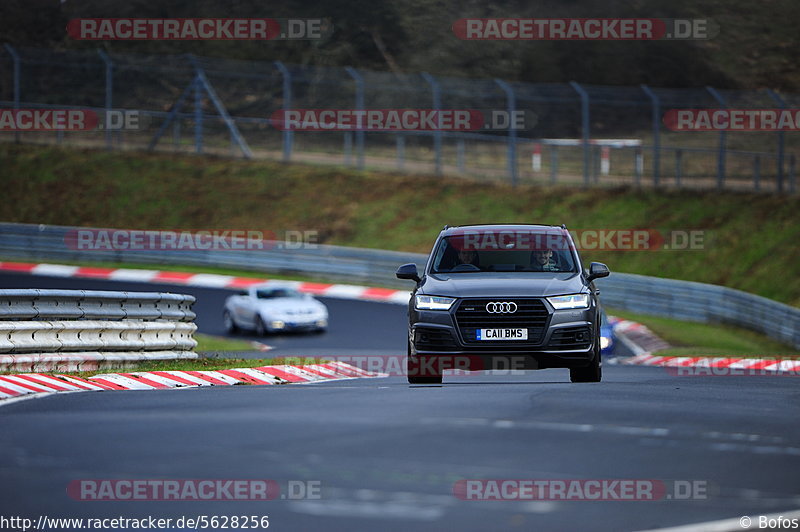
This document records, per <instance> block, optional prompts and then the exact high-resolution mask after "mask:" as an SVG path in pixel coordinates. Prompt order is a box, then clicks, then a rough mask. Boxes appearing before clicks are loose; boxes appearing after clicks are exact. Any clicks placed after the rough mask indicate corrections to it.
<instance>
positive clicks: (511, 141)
mask: <svg viewBox="0 0 800 532" xmlns="http://www.w3.org/2000/svg"><path fill="white" fill-rule="evenodd" d="M494 82H495V83H497V84H498V85H499V86H500V88H501V89H503V92H505V93H506V111H507V112H508V120H509V130H508V134H507V135H506V138H507V139H508V158H507V165H508V176H509V177H510V178H511V186H517V177H518V171H517V127H516V124H515V122H516V121H515V119H514V115H515V114H516V112H517V97H516V95H515V94H514V88H513V87H511V85H510V84H509V83H508V82H506V81H503V80H502V79H497V78H495V80H494Z"/></svg>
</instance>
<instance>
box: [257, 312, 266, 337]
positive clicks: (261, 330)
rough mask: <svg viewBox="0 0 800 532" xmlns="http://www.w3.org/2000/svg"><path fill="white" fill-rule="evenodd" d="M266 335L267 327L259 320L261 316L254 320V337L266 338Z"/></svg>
mask: <svg viewBox="0 0 800 532" xmlns="http://www.w3.org/2000/svg"><path fill="white" fill-rule="evenodd" d="M266 335H267V326H266V325H264V320H262V319H261V316H259V317H257V318H256V336H266Z"/></svg>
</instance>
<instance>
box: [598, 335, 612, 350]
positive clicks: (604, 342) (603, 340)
mask: <svg viewBox="0 0 800 532" xmlns="http://www.w3.org/2000/svg"><path fill="white" fill-rule="evenodd" d="M610 345H611V338H609V337H608V336H601V337H600V349H607V348H608V346H610Z"/></svg>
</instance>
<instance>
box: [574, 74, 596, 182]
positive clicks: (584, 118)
mask: <svg viewBox="0 0 800 532" xmlns="http://www.w3.org/2000/svg"><path fill="white" fill-rule="evenodd" d="M569 84H570V86H571V87H572V88H573V89H575V92H577V93H578V95H579V96H580V98H581V130H582V133H583V184H584V186H587V187H588V186H589V165H590V164H591V162H590V159H591V156H592V154H591V145H590V140H591V137H590V136H589V93H587V92H586V91H585V90H583V87H581V86H580V85H578V83H577V82H575V81H570V82H569Z"/></svg>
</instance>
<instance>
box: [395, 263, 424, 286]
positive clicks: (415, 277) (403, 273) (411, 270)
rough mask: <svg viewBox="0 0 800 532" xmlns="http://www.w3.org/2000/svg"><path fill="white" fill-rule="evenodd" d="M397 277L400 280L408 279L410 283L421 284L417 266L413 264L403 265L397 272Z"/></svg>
mask: <svg viewBox="0 0 800 532" xmlns="http://www.w3.org/2000/svg"><path fill="white" fill-rule="evenodd" d="M395 275H396V276H397V278H398V279H408V280H410V281H416V282H420V278H419V273H417V265H416V264H414V263H413V262H412V263H409V264H403V265H402V266H400V267H399V268H397V271H396V272H395Z"/></svg>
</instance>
